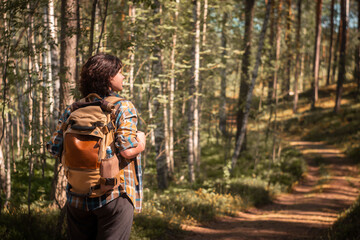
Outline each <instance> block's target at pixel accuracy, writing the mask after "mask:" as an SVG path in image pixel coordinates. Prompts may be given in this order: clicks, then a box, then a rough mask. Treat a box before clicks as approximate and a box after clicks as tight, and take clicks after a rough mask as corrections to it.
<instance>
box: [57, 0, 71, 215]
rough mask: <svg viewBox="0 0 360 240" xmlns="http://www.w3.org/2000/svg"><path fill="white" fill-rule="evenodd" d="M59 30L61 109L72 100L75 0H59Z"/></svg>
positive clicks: (60, 188)
mask: <svg viewBox="0 0 360 240" xmlns="http://www.w3.org/2000/svg"><path fill="white" fill-rule="evenodd" d="M61 20H62V21H61V32H60V82H61V85H60V109H61V110H62V111H63V110H64V109H65V107H66V106H67V105H70V104H71V103H72V102H73V96H72V94H71V92H70V90H71V89H74V87H75V72H76V71H75V70H76V69H75V68H76V62H75V60H76V36H75V35H72V36H69V34H68V33H69V32H74V31H75V29H76V0H62V1H61ZM56 167H57V173H58V175H57V184H56V196H55V200H56V203H57V204H58V206H59V207H60V208H63V207H64V205H65V202H66V195H65V188H66V179H65V176H64V170H63V168H62V167H61V166H60V167H59V166H56Z"/></svg>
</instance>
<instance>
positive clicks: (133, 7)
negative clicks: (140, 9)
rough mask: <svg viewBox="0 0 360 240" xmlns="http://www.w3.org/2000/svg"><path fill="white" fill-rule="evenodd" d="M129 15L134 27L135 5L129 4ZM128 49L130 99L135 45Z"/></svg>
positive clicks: (131, 95)
mask: <svg viewBox="0 0 360 240" xmlns="http://www.w3.org/2000/svg"><path fill="white" fill-rule="evenodd" d="M129 16H130V18H131V23H132V26H133V27H135V6H134V5H133V4H131V5H129ZM133 38H134V33H133V30H132V31H131V34H130V36H129V41H130V42H131V41H133ZM129 50H130V73H129V84H130V99H133V97H134V65H135V47H131V48H129Z"/></svg>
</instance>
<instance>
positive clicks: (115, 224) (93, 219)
mask: <svg viewBox="0 0 360 240" xmlns="http://www.w3.org/2000/svg"><path fill="white" fill-rule="evenodd" d="M133 216H134V207H133V205H132V204H131V203H130V202H129V200H128V199H127V198H123V197H118V198H117V199H115V200H113V201H111V202H110V203H108V204H106V205H105V206H103V207H101V208H98V209H96V210H93V211H83V210H80V209H77V208H74V207H71V206H69V205H67V224H68V238H69V239H76V240H82V239H98V240H100V239H101V240H103V239H106V240H115V239H117V240H119V239H124V240H127V239H129V238H130V232H131V226H132V223H133Z"/></svg>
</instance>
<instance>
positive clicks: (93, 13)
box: [62, 0, 98, 57]
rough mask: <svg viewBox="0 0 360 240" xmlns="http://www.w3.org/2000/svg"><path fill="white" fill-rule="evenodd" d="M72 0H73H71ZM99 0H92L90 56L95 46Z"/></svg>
mask: <svg viewBox="0 0 360 240" xmlns="http://www.w3.org/2000/svg"><path fill="white" fill-rule="evenodd" d="M62 1H64V0H62ZM70 1H72V0H70ZM97 1H98V0H93V2H92V9H91V23H90V39H89V52H88V57H91V56H92V52H93V47H94V27H95V20H96V5H97Z"/></svg>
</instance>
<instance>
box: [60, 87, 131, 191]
mask: <svg viewBox="0 0 360 240" xmlns="http://www.w3.org/2000/svg"><path fill="white" fill-rule="evenodd" d="M121 100H124V99H122V98H119V97H115V96H109V97H106V98H104V99H102V98H101V97H100V96H99V95H97V94H95V93H92V94H89V95H88V96H87V97H85V98H83V99H81V100H80V101H78V102H75V103H73V104H72V105H71V107H70V111H71V113H70V116H69V118H68V119H67V121H66V122H65V124H64V125H63V127H62V128H63V132H64V142H63V151H62V157H61V162H62V164H63V166H64V167H65V174H66V177H67V179H68V182H69V184H70V194H72V195H75V196H87V197H98V196H101V195H103V194H104V193H106V192H107V191H111V190H112V189H114V188H115V187H117V186H119V184H120V180H121V179H120V177H121V176H122V172H121V171H120V169H119V160H118V158H117V156H116V153H115V145H114V137H115V136H114V133H115V131H116V126H115V118H116V116H115V114H116V111H117V110H118V108H119V106H120V105H117V106H116V107H115V106H114V104H115V103H116V102H118V101H121Z"/></svg>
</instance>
